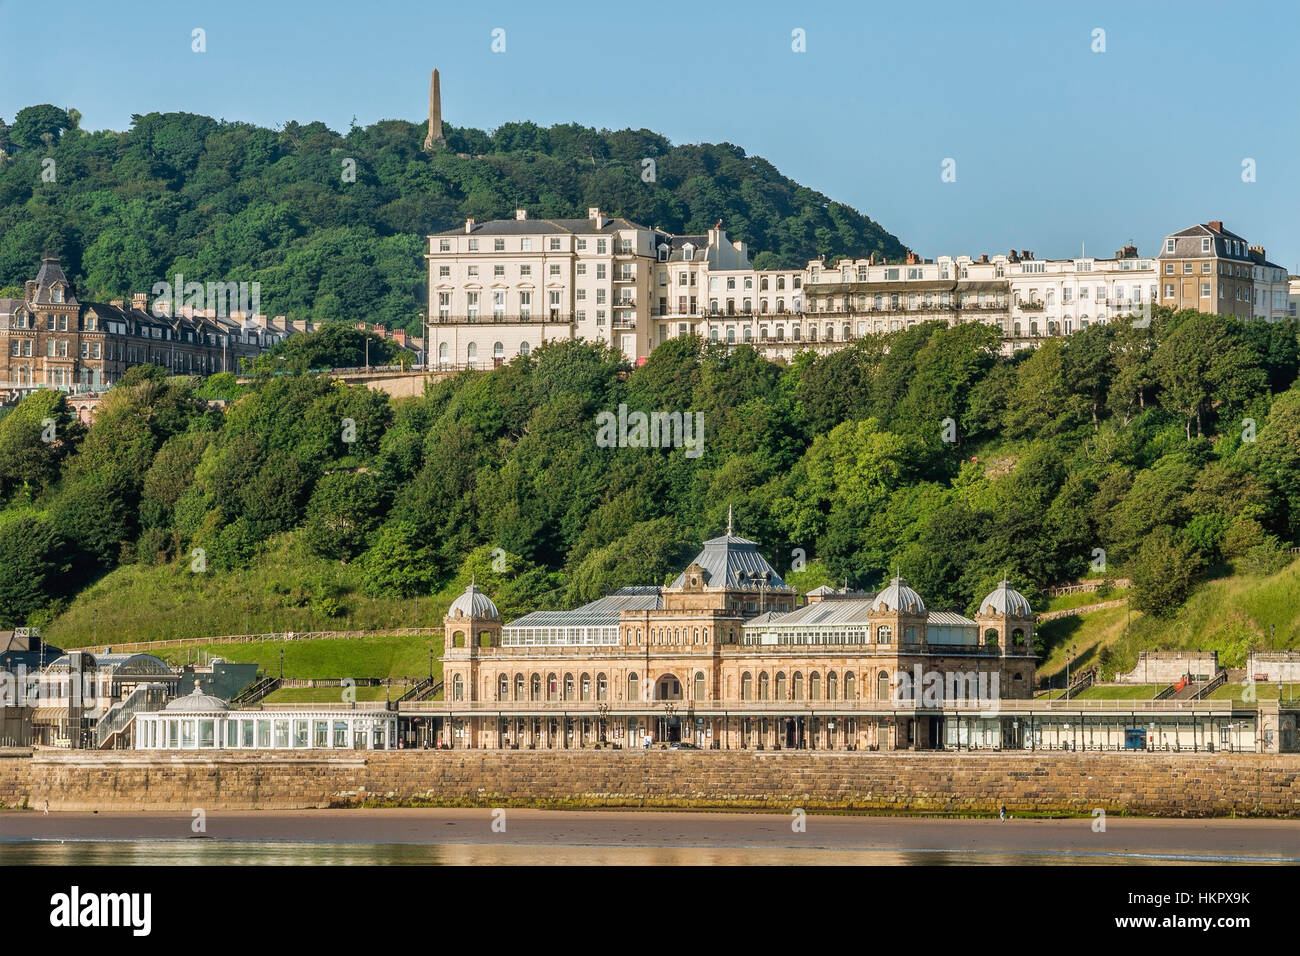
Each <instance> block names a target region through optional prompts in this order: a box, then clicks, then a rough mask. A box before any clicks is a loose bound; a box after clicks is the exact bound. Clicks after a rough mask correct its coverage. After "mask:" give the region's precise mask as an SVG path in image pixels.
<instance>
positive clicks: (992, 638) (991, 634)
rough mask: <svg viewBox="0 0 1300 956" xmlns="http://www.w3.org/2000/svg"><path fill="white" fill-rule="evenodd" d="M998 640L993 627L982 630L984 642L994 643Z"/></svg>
mask: <svg viewBox="0 0 1300 956" xmlns="http://www.w3.org/2000/svg"><path fill="white" fill-rule="evenodd" d="M997 642H998V632H997V631H996V630H995V629H994V628H991V627H990V628H987V629H986V630H985V631H984V643H985V644H996V643H997Z"/></svg>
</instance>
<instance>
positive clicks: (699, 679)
mask: <svg viewBox="0 0 1300 956" xmlns="http://www.w3.org/2000/svg"><path fill="white" fill-rule="evenodd" d="M695 699H696V700H704V699H705V693H704V671H696V672H695Z"/></svg>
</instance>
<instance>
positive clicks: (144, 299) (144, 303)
mask: <svg viewBox="0 0 1300 956" xmlns="http://www.w3.org/2000/svg"><path fill="white" fill-rule="evenodd" d="M131 308H133V309H139V310H140V311H141V312H148V311H149V293H147V292H136V293H135V294H134V295H132V296H131Z"/></svg>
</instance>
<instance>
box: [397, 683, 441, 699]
mask: <svg viewBox="0 0 1300 956" xmlns="http://www.w3.org/2000/svg"><path fill="white" fill-rule="evenodd" d="M440 693H442V681H440V680H435V679H434V678H432V677H425V678H422V679H421V680H420V681H418V682H417V683H416V684H414V685H412V686H411V688H410V689H409V690H408V691H407V692H406V693H405V694H403V695H402V696H401V697H399V698H397V700H395V701H393V703H394V704H400V703H402V702H403V701H410V700H428V699H429V698H430V697H436V696H437V695H438V694H440Z"/></svg>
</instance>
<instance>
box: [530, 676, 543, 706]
mask: <svg viewBox="0 0 1300 956" xmlns="http://www.w3.org/2000/svg"><path fill="white" fill-rule="evenodd" d="M532 683H533V688H532V693H531V695H530V697H529V699H530V700H541V699H542V675H541V674H534V675H533V681H532Z"/></svg>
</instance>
